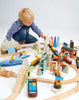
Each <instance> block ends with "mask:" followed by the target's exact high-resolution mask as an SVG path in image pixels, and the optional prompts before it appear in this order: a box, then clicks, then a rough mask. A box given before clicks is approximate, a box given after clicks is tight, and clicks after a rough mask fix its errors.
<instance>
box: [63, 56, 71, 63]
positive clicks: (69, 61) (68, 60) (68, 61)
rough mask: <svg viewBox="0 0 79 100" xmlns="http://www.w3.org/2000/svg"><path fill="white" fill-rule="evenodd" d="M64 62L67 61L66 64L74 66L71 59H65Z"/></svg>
mask: <svg viewBox="0 0 79 100" xmlns="http://www.w3.org/2000/svg"><path fill="white" fill-rule="evenodd" d="M63 60H64V61H66V63H68V64H72V61H71V60H70V59H68V58H67V57H64V58H63Z"/></svg>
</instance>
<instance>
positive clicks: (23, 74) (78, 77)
mask: <svg viewBox="0 0 79 100" xmlns="http://www.w3.org/2000/svg"><path fill="white" fill-rule="evenodd" d="M30 45H36V43H34V44H27V45H22V46H21V47H25V46H30ZM0 50H1V49H0ZM52 50H53V53H54V54H55V55H56V56H58V54H57V51H56V50H54V49H53V48H52ZM55 51H56V52H55ZM61 51H63V49H62V50H61ZM27 52H28V51H27ZM30 52H36V50H33V51H30ZM74 52H75V53H72V55H71V58H72V56H74V55H75V56H76V57H77V51H76V50H75V51H74ZM19 53H20V52H16V53H14V54H19ZM69 53H71V52H69ZM11 55H13V54H6V55H0V57H5V56H11ZM37 59H40V58H39V57H37ZM56 59H58V57H56ZM38 61H39V60H38ZM31 65H34V64H33V62H32V63H31ZM69 66H70V67H72V68H73V69H74V70H75V71H76V73H77V75H76V76H75V77H74V78H73V79H70V80H64V81H62V84H70V83H74V82H76V83H77V86H76V87H75V88H73V89H71V90H69V91H67V92H64V93H62V94H59V95H56V96H52V97H49V98H47V99H45V100H58V99H59V100H61V99H63V98H65V97H67V96H69V95H72V94H74V93H76V92H79V69H77V67H76V65H73V64H70V65H69ZM29 68H30V67H26V68H24V70H23V71H22V72H21V74H20V76H19V79H18V81H17V84H16V87H15V89H14V91H13V93H12V94H11V95H10V96H9V97H8V98H6V99H5V100H15V98H16V97H17V96H18V95H19V93H20V91H21V88H22V85H23V84H24V79H28V78H32V79H37V81H39V82H45V83H50V84H53V83H54V80H51V79H44V78H39V77H28V76H27V74H28V70H29ZM18 84H19V85H18Z"/></svg>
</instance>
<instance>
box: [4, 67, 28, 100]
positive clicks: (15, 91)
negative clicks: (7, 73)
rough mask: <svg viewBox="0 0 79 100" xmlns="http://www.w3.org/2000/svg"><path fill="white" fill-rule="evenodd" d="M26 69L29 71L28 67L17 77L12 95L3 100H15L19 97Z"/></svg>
mask: <svg viewBox="0 0 79 100" xmlns="http://www.w3.org/2000/svg"><path fill="white" fill-rule="evenodd" d="M28 69H29V67H27V68H25V69H24V70H23V71H22V73H21V75H20V77H19V79H18V81H17V84H16V87H15V89H14V91H13V93H12V94H11V95H10V96H9V97H7V98H6V99H4V100H15V98H16V97H17V96H18V95H19V93H20V90H21V88H22V84H23V81H24V78H25V75H26V73H27V70H28Z"/></svg>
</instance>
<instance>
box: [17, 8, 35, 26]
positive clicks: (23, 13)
mask: <svg viewBox="0 0 79 100" xmlns="http://www.w3.org/2000/svg"><path fill="white" fill-rule="evenodd" d="M18 17H19V19H20V21H21V22H22V23H23V24H25V25H26V26H30V25H31V24H32V22H33V21H34V14H33V12H32V11H31V10H30V9H29V8H22V9H21V10H20V11H19V14H18Z"/></svg>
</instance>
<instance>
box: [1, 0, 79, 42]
mask: <svg viewBox="0 0 79 100" xmlns="http://www.w3.org/2000/svg"><path fill="white" fill-rule="evenodd" d="M24 7H28V8H30V9H31V10H32V11H33V12H34V14H35V23H36V25H37V26H39V28H40V29H41V30H42V32H43V33H44V34H52V35H56V36H57V35H58V36H60V40H61V41H65V42H68V43H69V42H70V40H71V39H72V40H74V41H75V43H76V42H77V43H78V42H79V37H78V36H79V0H0V30H1V32H0V34H1V33H3V32H4V30H5V31H8V29H9V28H10V26H11V24H12V23H13V22H14V21H15V20H17V19H18V12H19V10H20V9H21V8H24ZM4 33H5V32H4ZM4 33H3V34H4ZM32 33H33V32H32ZM5 35H6V33H5Z"/></svg>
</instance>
